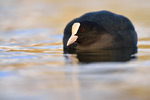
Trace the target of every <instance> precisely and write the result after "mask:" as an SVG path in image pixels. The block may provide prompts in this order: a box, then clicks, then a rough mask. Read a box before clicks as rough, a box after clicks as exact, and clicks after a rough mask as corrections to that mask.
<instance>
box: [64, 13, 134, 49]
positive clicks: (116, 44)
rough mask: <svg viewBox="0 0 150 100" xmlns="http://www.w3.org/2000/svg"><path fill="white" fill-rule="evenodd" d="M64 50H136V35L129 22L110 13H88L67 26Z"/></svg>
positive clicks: (123, 17) (120, 16)
mask: <svg viewBox="0 0 150 100" xmlns="http://www.w3.org/2000/svg"><path fill="white" fill-rule="evenodd" d="M63 47H64V50H72V49H73V50H76V51H83V52H84V51H87V52H88V51H93V50H102V49H120V48H121V49H122V48H136V47H137V34H136V31H135V29H134V26H133V24H132V23H131V21H130V20H129V19H128V18H126V17H125V16H122V15H118V14H115V13H112V12H110V11H97V12H89V13H86V14H84V15H82V16H80V17H78V18H75V19H74V20H72V21H71V22H69V23H68V24H67V26H66V27H65V29H64V36H63Z"/></svg>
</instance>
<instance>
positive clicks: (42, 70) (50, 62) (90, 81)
mask: <svg viewBox="0 0 150 100" xmlns="http://www.w3.org/2000/svg"><path fill="white" fill-rule="evenodd" d="M149 5H150V1H148V0H116V1H109V2H108V1H104V0H92V1H87V0H82V1H80V0H76V1H71V0H63V1H57V0H30V1H27V0H3V1H2V0H1V1H0V22H1V23H0V100H20V99H21V100H149V99H150V96H149V94H150V88H149V87H150V80H149V78H150V74H149V73H150V34H149V33H150V29H149V26H150V20H149V17H150V13H149V11H150V10H149V8H150V6H149ZM103 9H105V10H110V11H113V12H116V13H119V14H123V15H125V16H127V17H128V18H130V19H131V21H132V22H133V24H134V26H135V28H136V31H137V33H138V53H136V54H135V55H133V56H132V58H130V57H129V58H127V59H123V60H121V61H118V60H113V61H112V60H111V59H109V60H108V59H104V58H103V57H101V58H102V60H101V61H91V59H92V58H91V59H90V60H89V59H88V62H87V59H85V57H84V56H82V55H77V54H63V49H62V36H63V34H62V33H63V29H64V27H65V25H66V24H67V23H68V22H69V21H70V20H72V19H73V18H75V17H78V16H80V15H81V14H83V13H85V12H89V11H96V10H103ZM98 57H100V56H98ZM87 58H88V57H87ZM92 60H93V59H92ZM89 61H90V62H89Z"/></svg>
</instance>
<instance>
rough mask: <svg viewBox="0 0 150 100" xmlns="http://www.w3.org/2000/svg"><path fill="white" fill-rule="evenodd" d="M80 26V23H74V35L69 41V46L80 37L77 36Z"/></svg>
mask: <svg viewBox="0 0 150 100" xmlns="http://www.w3.org/2000/svg"><path fill="white" fill-rule="evenodd" d="M79 27H80V23H74V24H73V25H72V35H71V37H70V38H69V40H68V42H67V46H69V45H71V44H72V43H74V42H75V41H76V40H77V39H78V36H76V33H77V32H78V29H79Z"/></svg>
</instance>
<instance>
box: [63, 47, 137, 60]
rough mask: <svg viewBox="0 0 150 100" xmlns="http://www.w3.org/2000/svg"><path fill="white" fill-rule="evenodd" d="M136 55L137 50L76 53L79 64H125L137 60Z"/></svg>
mask: <svg viewBox="0 0 150 100" xmlns="http://www.w3.org/2000/svg"><path fill="white" fill-rule="evenodd" d="M65 52H66V51H65ZM71 53H73V51H71ZM74 53H75V51H74ZM135 53H137V48H126V49H114V50H98V51H95V52H94V51H93V52H91V53H85V52H84V53H83V52H76V53H75V54H76V55H77V57H76V58H77V59H78V61H79V62H114V61H115V62H120V61H122V62H123V61H130V60H131V59H133V58H136V57H135V56H134V54H135ZM66 58H67V59H72V58H69V57H67V55H66Z"/></svg>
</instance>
